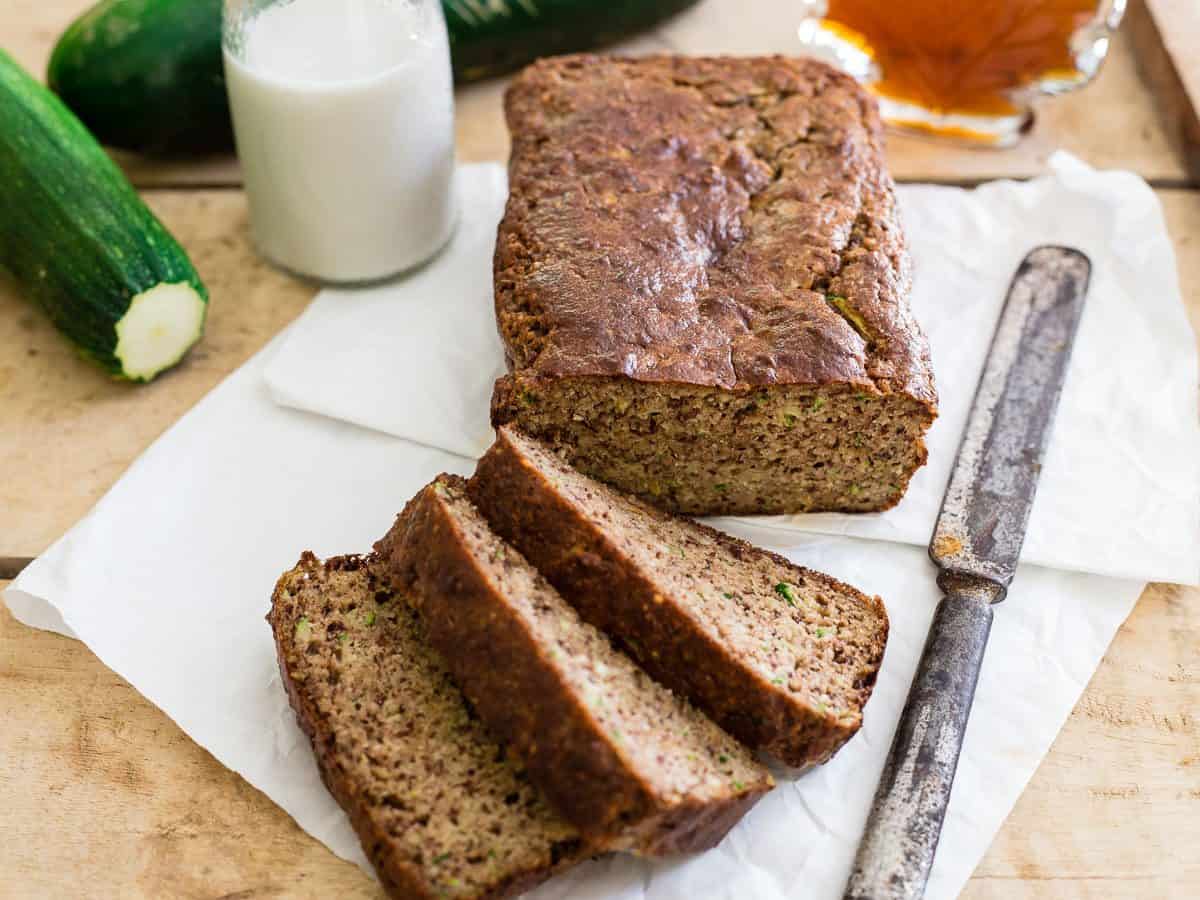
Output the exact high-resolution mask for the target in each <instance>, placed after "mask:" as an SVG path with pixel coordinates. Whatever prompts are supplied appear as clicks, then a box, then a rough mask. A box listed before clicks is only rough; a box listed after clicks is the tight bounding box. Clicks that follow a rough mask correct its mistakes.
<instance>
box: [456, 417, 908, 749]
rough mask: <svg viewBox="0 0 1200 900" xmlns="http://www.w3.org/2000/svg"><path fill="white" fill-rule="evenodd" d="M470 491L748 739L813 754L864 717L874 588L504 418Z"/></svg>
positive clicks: (571, 591)
mask: <svg viewBox="0 0 1200 900" xmlns="http://www.w3.org/2000/svg"><path fill="white" fill-rule="evenodd" d="M468 493H469V495H470V497H471V499H472V501H473V502H474V503H475V504H476V505H477V506H478V507H479V509H480V510H481V511H482V512H483V514H484V515H485V516H486V517H487V519H488V521H489V522H490V524H491V527H492V528H494V529H495V530H496V531H497V532H499V533H500V535H501V536H502V537H503V538H504V539H505V540H507V541H509V542H511V543H512V544H513V545H515V546H516V547H517V548H518V549H519V550H520V551H521V552H522V553H523V554H524V555H525V556H526V557H527V558H528V559H529V561H530V562H532V563H533V564H534V565H535V566H537V568H538V569H539V570H540V571H541V572H542V573H543V574H544V575H545V577H546V578H547V579H548V580H549V581H550V582H551V583H552V584H554V585H555V586H556V587H557V588H558V589H559V590H560V591H562V595H563V596H564V597H566V598H567V599H569V600H570V602H571V603H572V604H574V606H575V607H576V608H577V609H578V610H579V612H580V614H581V615H582V617H583V618H584V619H586V620H587V621H588V622H590V623H591V624H593V625H595V626H596V627H597V628H599V629H601V630H602V631H605V632H607V633H608V634H609V635H610V636H612V637H613V638H614V639H616V640H617V641H618V643H619V644H620V645H621V646H622V647H623V648H624V649H625V650H627V652H628V653H629V654H630V655H631V656H632V657H633V658H634V659H635V660H637V661H638V662H639V663H640V664H641V665H642V667H643V668H645V670H646V671H647V672H648V673H649V674H650V675H652V676H653V677H654V678H656V679H657V680H658V681H660V682H662V683H663V684H664V685H666V686H668V687H669V688H671V689H672V690H674V691H677V692H679V693H681V694H684V695H685V696H687V697H690V698H691V699H692V701H693V702H695V703H696V705H697V706H699V707H700V708H701V709H703V710H704V711H705V712H707V713H708V714H709V715H710V716H712V718H713V719H714V720H715V721H716V722H717V723H718V724H720V725H722V726H723V727H724V728H725V729H726V730H728V731H729V732H730V733H732V734H733V735H735V736H736V737H738V738H740V739H741V740H742V741H744V742H745V743H746V744H748V745H749V746H751V747H753V748H756V749H762V750H766V751H768V752H770V753H772V754H774V755H775V756H776V757H778V758H779V759H780V760H782V761H783V762H785V763H787V764H789V765H792V766H806V765H811V764H814V763H819V762H823V761H825V760H826V759H828V758H829V757H830V756H831V755H833V753H834V752H835V751H836V750H837V749H838V748H839V747H840V746H841V745H842V744H844V743H845V742H846V740H848V739H849V738H850V737H851V736H852V735H853V734H854V733H855V732H856V731H857V730H858V728H859V727H860V725H861V724H862V713H863V706H864V705H865V704H866V702H867V699H868V698H869V697H870V695H871V690H872V688H873V686H874V684H875V677H876V674H877V673H878V671H879V666H880V663H881V662H882V660H883V652H884V646H885V644H886V642H887V634H888V620H887V613H886V612H885V611H884V608H883V604H882V603H881V602H880V600H879V599H878V598H875V597H868V596H866V595H864V594H862V593H861V592H860V591H857V590H855V589H854V588H852V587H850V586H848V585H845V584H842V583H841V582H839V581H836V580H834V579H832V578H830V577H829V576H827V575H822V574H820V573H819V572H813V571H810V570H808V569H804V568H801V567H800V566H796V565H794V564H792V563H791V562H789V561H788V560H786V559H784V558H783V557H781V556H778V555H776V554H773V553H769V552H767V551H765V550H760V549H758V548H756V547H753V546H751V545H750V544H747V543H745V542H744V541H740V540H737V539H736V538H733V537H730V536H729V535H726V534H723V533H721V532H719V531H716V530H714V529H712V528H708V527H707V526H704V525H701V524H699V523H697V522H693V521H691V520H690V519H686V518H682V517H679V516H675V515H672V514H670V513H666V512H663V511H661V510H658V509H656V508H655V507H653V506H650V505H649V504H647V503H644V502H642V501H641V500H638V499H636V498H634V497H631V496H629V495H626V494H623V493H621V492H619V491H616V490H614V489H612V488H609V487H607V486H605V485H602V484H600V483H599V482H597V481H594V480H593V479H591V478H589V477H587V476H585V475H583V474H581V473H580V472H578V471H576V470H575V469H573V468H571V467H570V466H569V465H568V464H567V463H566V462H564V461H563V460H562V459H561V458H560V457H559V456H558V455H557V454H556V453H555V452H554V451H552V450H551V449H550V448H549V447H548V446H546V445H545V444H542V443H540V442H538V441H536V440H534V439H533V438H530V437H528V436H526V435H524V434H522V433H520V432H519V431H516V430H514V429H512V428H511V427H502V428H500V429H499V432H498V434H497V439H496V443H495V444H494V445H493V446H492V448H491V449H490V450H488V452H487V453H486V454H485V455H484V457H483V459H482V460H480V462H479V466H478V468H477V469H476V472H475V476H474V477H473V478H472V479H471V481H470V485H469V488H468Z"/></svg>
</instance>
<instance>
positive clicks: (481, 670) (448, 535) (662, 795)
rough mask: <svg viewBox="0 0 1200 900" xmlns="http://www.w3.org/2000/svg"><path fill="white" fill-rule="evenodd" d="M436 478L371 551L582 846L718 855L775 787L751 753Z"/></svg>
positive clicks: (446, 480)
mask: <svg viewBox="0 0 1200 900" xmlns="http://www.w3.org/2000/svg"><path fill="white" fill-rule="evenodd" d="M465 487H466V486H465V482H463V480H462V479H460V478H456V477H453V476H445V475H443V476H441V477H440V478H438V479H437V480H436V481H435V482H433V483H432V484H430V485H429V486H427V487H426V488H425V489H424V490H422V491H421V492H420V493H419V494H418V495H417V496H416V497H415V498H414V499H413V500H412V501H411V502H410V503H409V505H408V506H407V507H406V508H405V510H404V512H403V513H402V514H401V515H400V517H399V518H398V519H397V521H396V524H395V525H394V526H393V528H392V530H391V531H390V532H389V533H388V535H387V536H386V537H385V538H384V539H383V540H382V541H380V542H379V543H378V544H377V545H376V550H377V552H378V554H379V555H380V556H381V557H383V558H385V559H387V560H388V561H389V562H390V563H391V565H392V571H393V574H394V575H395V576H396V577H397V578H398V580H399V581H400V583H401V584H414V585H418V586H419V587H418V589H417V590H415V591H413V592H412V593H411V597H412V598H413V599H414V601H415V602H416V603H417V605H418V607H419V611H420V615H421V618H422V621H423V622H424V624H425V628H426V630H427V634H428V638H429V640H430V642H431V643H432V644H433V646H434V648H435V649H437V650H438V651H440V652H441V654H442V655H443V657H444V658H445V659H446V662H447V665H448V666H449V668H450V671H451V673H452V675H453V677H454V679H455V681H456V682H457V684H458V685H459V686H460V687H461V688H462V689H463V692H464V693H465V694H466V696H467V698H468V700H469V701H470V702H471V704H472V706H473V707H474V708H475V709H476V710H477V711H478V713H479V716H480V718H481V719H482V720H483V721H484V722H486V723H487V724H488V726H489V727H490V728H491V729H492V730H493V732H494V733H495V734H497V736H499V737H500V738H501V739H502V740H505V741H507V742H509V743H510V745H511V746H512V748H513V749H514V751H515V752H516V753H517V754H518V755H519V756H520V757H521V758H522V759H523V760H524V761H525V763H526V764H527V766H528V769H529V773H530V778H531V779H532V780H533V782H534V783H535V784H537V785H538V786H539V787H540V788H541V789H542V790H544V791H545V793H546V796H547V798H548V799H549V801H550V803H551V804H552V805H554V806H555V807H556V809H557V810H558V811H559V812H560V813H561V814H562V815H563V816H564V817H565V818H566V819H568V820H569V821H570V822H571V823H572V824H574V825H575V826H576V827H577V828H579V829H580V831H582V832H583V834H584V835H585V837H586V838H587V839H589V840H590V841H592V842H594V843H595V844H597V845H598V846H602V847H604V848H606V849H627V850H632V851H634V852H637V853H641V854H644V855H653V856H658V855H665V854H668V853H678V852H690V851H697V850H703V849H706V848H708V847H711V846H713V845H715V844H716V843H717V842H718V841H719V840H720V839H721V838H722V837H723V836H724V834H725V833H726V832H727V831H728V830H729V828H730V827H732V826H733V824H734V823H736V822H737V821H738V820H739V819H740V818H741V817H742V815H743V814H745V812H746V811H747V810H749V809H750V807H751V806H753V805H754V803H755V802H757V800H758V799H759V798H760V797H761V796H762V795H763V794H764V793H765V792H766V791H768V790H769V789H770V788H771V786H772V780H771V777H770V775H769V774H768V773H767V771H766V770H765V769H764V768H763V767H762V766H760V765H759V764H758V763H757V762H755V760H754V759H753V758H752V756H751V755H750V753H749V751H748V750H747V749H746V748H744V747H742V746H741V745H740V744H738V742H737V741H735V740H734V739H733V738H731V737H730V736H729V735H727V734H726V733H725V732H723V731H722V730H721V729H720V728H718V727H717V726H716V725H715V724H713V723H712V722H711V721H710V720H709V719H708V718H707V717H705V716H704V715H703V714H702V713H700V712H699V711H697V710H696V709H695V708H693V707H692V706H690V705H689V704H688V703H687V701H686V700H684V699H682V698H681V697H679V696H677V695H675V694H672V693H671V692H670V691H668V690H667V689H666V688H664V687H662V686H661V685H659V684H657V683H655V682H654V681H653V680H652V679H651V678H650V677H649V676H648V675H647V674H646V673H645V672H643V671H642V670H641V669H639V668H638V667H637V666H636V665H635V664H634V663H633V662H632V660H630V659H629V658H628V657H627V656H626V655H625V654H623V653H621V652H619V651H618V650H616V649H614V648H613V646H612V645H611V644H610V643H609V640H608V639H607V638H606V637H605V636H604V635H603V634H601V633H600V632H599V631H598V630H596V629H595V628H593V627H592V626H591V625H589V624H587V623H586V622H584V621H583V620H582V619H581V618H580V616H579V614H578V613H577V612H576V611H575V610H574V609H573V608H572V606H571V605H570V604H568V603H567V602H566V601H565V600H564V599H563V598H562V597H561V596H559V594H558V593H557V592H556V591H555V590H554V588H553V587H551V586H550V585H549V584H548V583H547V582H546V580H545V579H544V578H543V577H542V576H541V575H540V574H539V573H538V572H537V570H536V569H534V568H533V567H532V566H531V565H530V564H529V563H528V562H527V561H526V560H525V559H524V557H522V556H521V554H520V553H518V552H517V551H516V550H514V549H513V548H512V547H510V546H509V545H508V544H506V543H505V542H504V541H503V540H501V539H500V538H499V537H498V536H497V535H496V534H495V533H494V532H493V531H492V530H491V529H490V528H489V527H488V525H487V522H486V521H485V520H484V518H483V517H482V516H481V515H480V514H479V512H478V510H476V509H475V507H474V506H473V505H472V504H471V502H470V501H469V500H468V499H467V496H466V493H465Z"/></svg>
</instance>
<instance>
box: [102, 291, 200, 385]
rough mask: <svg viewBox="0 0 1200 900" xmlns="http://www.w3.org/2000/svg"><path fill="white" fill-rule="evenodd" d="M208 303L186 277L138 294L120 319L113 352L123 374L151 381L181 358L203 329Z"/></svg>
mask: <svg viewBox="0 0 1200 900" xmlns="http://www.w3.org/2000/svg"><path fill="white" fill-rule="evenodd" d="M206 309H207V304H206V303H205V302H204V298H203V297H201V296H200V294H199V292H198V291H197V290H196V289H195V288H194V287H192V285H190V284H188V283H187V282H186V281H184V282H179V283H177V284H165V283H163V284H156V285H155V286H154V287H152V288H150V289H149V290H145V291H142V292H141V293H140V294H137V295H136V296H135V297H134V298H133V300H132V301H131V302H130V304H129V309H127V310H126V311H125V315H123V316H122V317H121V319H120V321H119V322H117V328H116V330H117V347H116V350H115V351H114V352H113V355H114V356H116V358H117V361H118V362H119V363H120V366H121V375H122V376H124V377H125V378H129V379H131V380H133V381H149V380H150V379H152V378H153V377H154V376H155V375H157V374H158V373H159V372H161V371H163V369H169V368H170V367H171V366H173V365H175V363H177V362H179V360H181V359H183V355H184V354H185V353H187V351H188V349H189V348H190V347H191V346H192V344H194V343H196V341H198V340H200V334H201V332H202V331H203V330H204V313H205V311H206Z"/></svg>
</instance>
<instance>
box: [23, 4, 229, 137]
mask: <svg viewBox="0 0 1200 900" xmlns="http://www.w3.org/2000/svg"><path fill="white" fill-rule="evenodd" d="M46 81H47V83H48V84H49V85H50V89H51V90H53V91H54V92H55V93H56V94H58V96H60V97H61V98H62V99H63V102H64V103H66V104H67V106H69V107H70V108H71V109H72V110H73V111H74V113H75V114H76V115H77V116H79V118H80V119H81V120H82V121H83V123H84V124H85V125H86V126H87V127H88V128H90V129H91V131H92V133H93V134H94V135H95V136H96V137H97V138H99V140H100V142H101V143H104V144H108V145H109V146H111V147H120V148H121V149H123V150H135V151H137V152H139V153H150V154H166V155H170V154H202V153H216V152H225V151H227V150H229V149H231V148H232V147H233V124H232V122H231V121H230V119H229V100H228V98H227V97H226V96H225V72H224V68H223V66H222V62H221V0H104V2H102V3H97V4H96V5H95V6H93V7H92V8H91V9H89V10H88V11H87V12H85V13H84V14H83V15H82V16H80V17H79V18H78V19H76V20H75V21H74V22H72V23H71V24H70V26H68V28H67V30H66V31H64V32H63V34H62V36H61V37H60V38H59V39H58V43H57V44H55V45H54V52H53V53H52V54H51V55H50V68H49V70H48V71H47V73H46Z"/></svg>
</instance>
